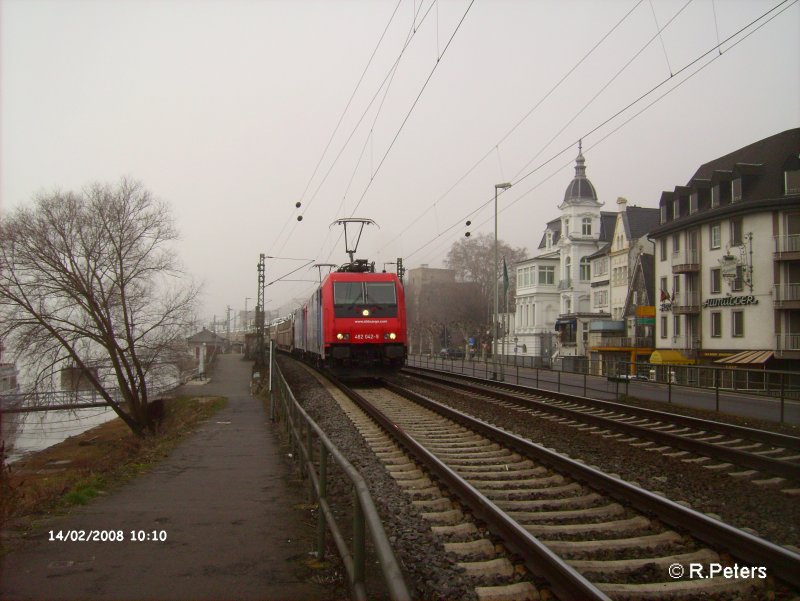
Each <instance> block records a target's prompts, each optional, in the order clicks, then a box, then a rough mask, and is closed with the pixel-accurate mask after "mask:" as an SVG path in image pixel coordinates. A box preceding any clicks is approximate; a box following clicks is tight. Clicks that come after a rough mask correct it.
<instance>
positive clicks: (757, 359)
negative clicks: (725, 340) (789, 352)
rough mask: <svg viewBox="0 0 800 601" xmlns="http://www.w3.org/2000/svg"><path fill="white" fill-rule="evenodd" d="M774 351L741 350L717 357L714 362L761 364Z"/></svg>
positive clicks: (770, 357) (767, 359)
mask: <svg viewBox="0 0 800 601" xmlns="http://www.w3.org/2000/svg"><path fill="white" fill-rule="evenodd" d="M774 354H775V353H774V352H773V351H742V352H741V353H736V354H735V355H731V356H730V357H723V358H722V359H717V360H716V361H714V363H724V364H725V365H763V364H764V363H766V362H767V361H769V360H770V359H772V356H773V355H774Z"/></svg>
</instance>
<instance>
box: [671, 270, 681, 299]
mask: <svg viewBox="0 0 800 601" xmlns="http://www.w3.org/2000/svg"><path fill="white" fill-rule="evenodd" d="M680 291H681V276H679V275H674V276H672V295H673V296H675V295H677V294H679V293H680Z"/></svg>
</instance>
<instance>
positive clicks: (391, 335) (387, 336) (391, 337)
mask: <svg viewBox="0 0 800 601" xmlns="http://www.w3.org/2000/svg"><path fill="white" fill-rule="evenodd" d="M383 338H384V339H385V340H394V339H395V338H397V334H395V333H394V332H389V333H388V334H384V335H383Z"/></svg>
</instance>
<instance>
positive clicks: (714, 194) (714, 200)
mask: <svg viewBox="0 0 800 601" xmlns="http://www.w3.org/2000/svg"><path fill="white" fill-rule="evenodd" d="M718 206H719V184H717V185H716V186H714V187H713V188H711V208H712V209H713V208H714V207H718Z"/></svg>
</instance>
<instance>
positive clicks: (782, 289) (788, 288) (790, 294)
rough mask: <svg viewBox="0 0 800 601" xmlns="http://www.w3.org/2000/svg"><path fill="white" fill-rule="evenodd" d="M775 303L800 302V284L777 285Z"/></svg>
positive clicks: (775, 287)
mask: <svg viewBox="0 0 800 601" xmlns="http://www.w3.org/2000/svg"><path fill="white" fill-rule="evenodd" d="M774 291H775V296H774V299H775V302H776V303H779V302H786V301H798V300H800V284H775V286H774Z"/></svg>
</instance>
